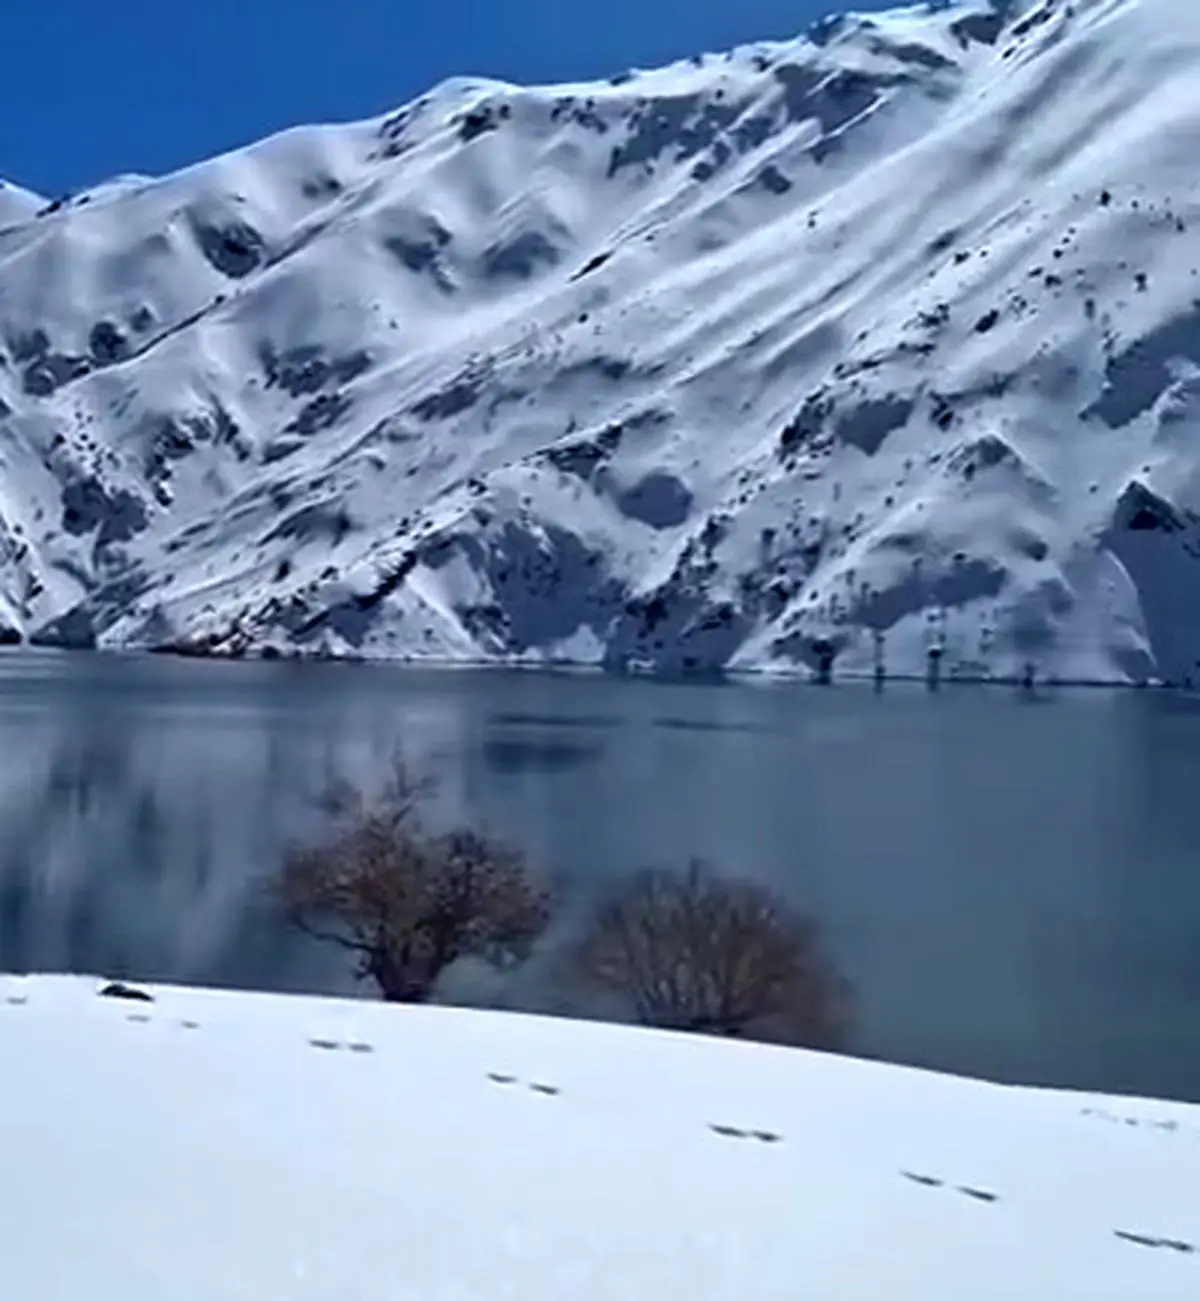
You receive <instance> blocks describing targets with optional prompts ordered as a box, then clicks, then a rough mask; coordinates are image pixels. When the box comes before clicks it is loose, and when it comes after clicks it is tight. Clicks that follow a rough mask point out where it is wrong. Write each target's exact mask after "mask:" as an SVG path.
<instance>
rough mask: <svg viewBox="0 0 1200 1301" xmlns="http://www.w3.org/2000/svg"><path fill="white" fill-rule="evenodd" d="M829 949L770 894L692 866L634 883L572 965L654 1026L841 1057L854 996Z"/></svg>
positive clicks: (604, 913) (610, 906)
mask: <svg viewBox="0 0 1200 1301" xmlns="http://www.w3.org/2000/svg"><path fill="white" fill-rule="evenodd" d="M818 939H819V936H818V931H817V928H816V926H815V925H814V924H813V923H812V922H811V921H810V920H809V919H807V918H804V917H801V916H798V915H796V914H793V913H791V912H790V911H789V910H788V909H787V908H786V907H785V906H784V905H783V904H782V903H781V902H780V901H779V900H778V899H776V898H775V897H774V896H773V895H772V894H771V893H770V891H768V890H766V889H765V888H764V887H763V886H761V885H759V884H757V883H756V882H753V881H745V880H733V879H726V878H721V877H718V876H715V875H714V874H712V873H710V872H709V870H708V869H707V868H706V867H705V866H704V865H703V864H702V863H700V862H693V863H691V864H689V867H688V870H687V871H686V872H684V873H682V874H680V873H671V872H663V871H650V872H641V873H638V874H637V875H635V876H634V877H632V878H631V879H630V880H629V882H628V883H627V884H626V887H625V888H624V889H623V890H622V891H621V892H620V893H619V894H618V895H617V896H616V897H615V898H614V899H612V900H611V901H609V903H607V904H606V905H605V906H604V907H603V908H601V909H600V911H599V913H598V915H597V916H596V918H595V920H594V923H593V925H592V928H591V930H590V932H589V933H588V934H587V935H586V937H585V938H584V940H583V941H582V942H581V944H580V945H579V946H578V947H577V949H576V950H575V952H574V953H573V954H572V955H571V960H572V965H573V967H574V970H575V972H576V974H577V975H579V976H580V977H582V978H583V979H584V980H585V981H586V982H588V983H590V984H593V985H596V986H599V987H601V988H606V989H608V990H610V991H612V992H615V993H617V994H620V995H622V996H623V997H625V998H627V999H628V1000H629V1001H630V1003H631V1004H632V1007H633V1010H634V1011H635V1013H636V1014H637V1016H638V1018H639V1019H640V1020H642V1021H644V1022H646V1023H648V1024H653V1025H660V1026H666V1027H671V1028H675V1029H690V1030H702V1031H708V1032H710V1033H719V1034H746V1035H753V1036H756V1037H759V1038H769V1039H777V1040H781V1041H783V1042H789V1043H801V1044H809V1045H811V1046H833V1045H834V1044H836V1043H838V1042H840V1040H841V1038H842V1036H843V1035H844V1033H845V1030H846V1028H847V1024H848V997H847V992H848V991H847V989H846V985H845V982H844V981H842V980H841V978H840V977H839V976H838V975H837V974H836V972H835V971H834V970H833V968H832V966H831V965H830V964H829V963H828V962H827V960H826V959H825V957H824V955H823V954H822V953H821V951H820V947H819V944H818Z"/></svg>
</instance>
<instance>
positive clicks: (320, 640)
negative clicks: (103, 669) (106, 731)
mask: <svg viewBox="0 0 1200 1301" xmlns="http://www.w3.org/2000/svg"><path fill="white" fill-rule="evenodd" d="M1198 119H1200V11H1196V10H1195V7H1194V6H1187V5H1184V6H1180V5H1178V4H1176V3H1173V0H1074V3H1072V4H1066V3H1061V2H1059V0H1040V2H1037V3H1011V4H1009V3H1003V2H1002V0H990V2H989V0H972V2H970V3H964V4H957V5H950V6H943V5H940V4H939V5H926V6H922V7H919V8H912V9H908V10H903V11H898V12H896V13H893V14H884V15H873V16H870V17H866V16H862V17H853V16H851V17H845V18H840V19H834V20H828V21H825V22H823V23H822V24H820V25H819V26H818V27H816V28H814V29H813V30H812V31H811V32H810V33H809V34H808V35H807V36H805V37H804V38H802V39H799V40H797V41H794V42H790V43H786V44H771V45H760V46H752V47H748V48H744V49H739V50H735V51H733V52H732V53H729V54H726V55H721V56H712V55H706V56H700V57H697V58H695V59H693V60H691V61H688V62H684V63H681V64H679V65H676V66H672V67H669V68H665V69H662V70H659V71H651V72H630V73H627V74H622V75H620V76H616V77H613V78H612V79H611V80H610V81H608V82H605V83H602V84H595V85H564V86H556V87H550V88H540V89H522V88H518V87H515V86H510V85H504V84H500V83H497V82H490V81H482V80H465V79H464V80H456V81H452V82H448V83H446V84H444V85H442V86H439V87H438V88H437V89H435V90H433V91H431V92H430V93H429V94H428V95H426V96H424V97H422V98H421V99H419V100H417V101H416V102H415V103H412V104H409V105H407V106H405V107H404V108H402V109H400V110H399V111H398V112H395V113H392V114H390V115H388V116H386V117H384V118H382V119H379V120H376V121H370V122H366V123H362V124H359V125H351V126H341V127H323V128H306V129H300V130H295V131H290V132H287V133H285V134H283V135H280V136H278V137H275V138H273V139H270V140H267V141H265V142H263V143H261V144H258V145H255V146H253V147H251V148H248V149H245V150H242V151H240V152H237V153H233V154H230V155H227V156H225V157H222V158H218V159H215V160H213V161H211V162H207V163H204V164H202V165H199V166H196V167H193V168H190V169H188V170H186V171H184V172H181V173H179V174H178V175H174V176H169V177H166V178H163V179H148V178H144V177H136V176H132V177H121V178H118V179H116V180H114V181H112V182H110V183H108V184H106V185H103V186H100V187H98V188H97V189H95V190H92V191H89V192H87V193H83V194H79V195H75V196H73V197H69V198H65V199H60V200H57V201H54V202H48V201H46V200H43V199H37V198H35V197H34V196H30V195H28V194H26V193H25V192H23V191H20V190H18V189H16V188H14V187H11V186H9V187H5V188H2V189H0V435H2V436H0V622H2V624H3V627H4V629H5V630H6V635H7V637H8V638H9V639H10V640H15V639H24V640H29V641H33V642H37V643H41V644H49V645H66V646H87V647H91V646H101V647H106V646H107V647H153V648H172V649H176V650H180V651H191V652H194V653H210V654H239V653H284V654H292V653H300V654H334V655H357V656H368V657H372V656H380V657H383V656H387V657H398V658H412V659H429V660H455V661H462V662H476V661H493V662H533V663H543V662H553V661H571V662H577V663H587V664H600V665H604V666H606V667H609V668H613V669H626V668H644V669H652V670H657V671H663V672H675V671H687V670H695V671H705V670H714V669H722V668H730V669H758V670H764V669H765V670H789V669H804V668H805V666H812V665H814V664H816V663H817V662H819V661H820V660H821V659H822V657H829V656H832V657H833V658H834V660H835V662H836V666H837V669H838V671H868V672H869V671H871V670H872V668H873V667H874V666H875V665H876V664H877V663H878V664H881V665H882V666H883V667H884V669H885V671H887V672H891V673H901V672H903V673H921V672H923V671H924V666H925V662H926V657H927V655H928V653H929V651H930V649H931V648H935V647H936V648H938V649H939V650H940V651H941V654H942V658H941V663H942V664H943V666H944V671H946V672H948V673H950V674H952V675H954V674H956V675H959V676H970V677H988V676H1006V675H1011V674H1015V673H1020V672H1023V671H1024V666H1025V665H1027V664H1032V665H1034V666H1035V667H1036V670H1037V672H1038V673H1039V674H1041V675H1052V676H1057V677H1059V678H1073V679H1088V680H1109V681H1144V680H1150V679H1162V680H1168V681H1175V682H1182V681H1186V680H1188V679H1189V678H1190V677H1191V675H1192V674H1193V672H1194V670H1195V668H1196V666H1197V664H1198V663H1200V614H1198V613H1197V612H1198V611H1200V599H1197V598H1198V597H1200V564H1198V563H1197V558H1198V557H1200V477H1198V474H1197V469H1198V465H1200V458H1198V456H1197V449H1196V433H1197V430H1198V429H1200V423H1198V422H1200V284H1198V282H1197V277H1198V275H1200V181H1198V180H1197V178H1196V174H1195V167H1194V148H1195V139H1196V131H1197V128H1198V125H1200V122H1198Z"/></svg>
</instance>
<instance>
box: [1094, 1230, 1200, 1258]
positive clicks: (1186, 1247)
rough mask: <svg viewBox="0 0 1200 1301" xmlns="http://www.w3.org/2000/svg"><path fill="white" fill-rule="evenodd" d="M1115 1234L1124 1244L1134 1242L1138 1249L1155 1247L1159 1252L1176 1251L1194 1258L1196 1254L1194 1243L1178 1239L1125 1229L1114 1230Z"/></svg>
mask: <svg viewBox="0 0 1200 1301" xmlns="http://www.w3.org/2000/svg"><path fill="white" fill-rule="evenodd" d="M1113 1233H1114V1235H1115V1236H1116V1237H1118V1238H1120V1239H1121V1241H1122V1242H1132V1243H1133V1244H1134V1245H1135V1246H1138V1247H1153V1248H1156V1249H1158V1250H1165V1251H1175V1252H1178V1253H1179V1254H1180V1255H1181V1256H1192V1255H1195V1253H1196V1248H1195V1246H1194V1245H1193V1244H1192V1243H1190V1242H1182V1241H1180V1240H1179V1239H1178V1238H1152V1237H1150V1236H1149V1235H1148V1234H1145V1233H1127V1232H1126V1231H1125V1230H1124V1229H1114V1230H1113Z"/></svg>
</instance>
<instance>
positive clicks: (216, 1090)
mask: <svg viewBox="0 0 1200 1301" xmlns="http://www.w3.org/2000/svg"><path fill="white" fill-rule="evenodd" d="M97 989H98V986H97V985H94V984H93V983H92V982H90V981H86V980H80V979H70V978H67V979H64V978H55V977H44V976H42V977H38V976H35V977H32V978H28V979H18V978H7V977H5V978H0V1051H2V1052H3V1060H4V1071H3V1072H0V1144H2V1145H3V1151H4V1157H5V1160H4V1172H3V1179H4V1186H5V1189H6V1192H7V1196H6V1198H5V1214H4V1220H3V1228H2V1229H0V1241H2V1242H3V1244H4V1254H3V1257H2V1258H0V1278H2V1279H3V1282H4V1285H5V1295H6V1296H12V1297H37V1298H38V1301H76V1298H78V1297H81V1296H93V1295H95V1296H102V1297H106V1298H107V1297H113V1296H116V1297H121V1298H124V1299H125V1301H158V1298H161V1297H163V1296H169V1297H172V1298H176V1299H177V1301H235V1299H236V1301H241V1299H242V1298H245V1297H273V1298H280V1301H368V1299H371V1298H376V1297H380V1296H384V1297H388V1298H396V1301H410V1299H411V1298H418V1297H419V1298H422V1301H450V1299H451V1298H455V1299H456V1301H457V1299H459V1298H467V1297H470V1298H478V1299H481V1301H482V1299H484V1298H486V1299H487V1301H510V1299H511V1298H516V1297H529V1296H546V1297H567V1296H569V1297H577V1298H579V1301H610V1298H622V1299H625V1298H629V1297H637V1298H641V1297H659V1296H671V1297H689V1298H692V1299H693V1301H792V1298H794V1297H796V1296H797V1295H800V1296H803V1295H812V1296H819V1297H822V1298H827V1299H828V1301H959V1299H960V1298H962V1297H964V1296H966V1297H971V1298H973V1299H974V1301H1011V1298H1013V1297H1026V1296H1027V1297H1053V1298H1054V1299H1055V1301H1128V1299H1129V1298H1131V1297H1138V1298H1146V1301H1185V1298H1194V1297H1195V1296H1196V1277H1197V1274H1200V1251H1198V1244H1197V1241H1196V1239H1197V1234H1196V1208H1195V1198H1194V1194H1190V1193H1189V1192H1188V1190H1189V1189H1193V1190H1194V1188H1195V1181H1196V1167H1197V1150H1198V1149H1197V1140H1198V1139H1200V1108H1196V1107H1189V1106H1184V1105H1182V1104H1175V1103H1167V1102H1161V1103H1159V1102H1144V1101H1132V1100H1117V1099H1101V1098H1092V1097H1084V1096H1082V1095H1072V1094H1063V1093H1047V1092H1042V1091H1037V1090H1029V1089H1017V1088H1004V1087H1000V1086H997V1085H991V1084H984V1083H980V1082H976V1081H973V1080H962V1079H953V1078H950V1077H947V1076H939V1075H933V1074H929V1073H926V1072H922V1071H914V1070H906V1069H904V1068H901V1067H896V1066H888V1065H884V1064H882V1063H877V1062H867V1061H855V1060H853V1059H850V1058H839V1057H833V1056H825V1055H822V1054H818V1053H810V1052H802V1051H799V1050H793V1049H783V1048H769V1047H765V1046H763V1045H757V1044H748V1043H737V1042H731V1041H729V1040H724V1039H712V1038H707V1037H702V1036H695V1035H681V1034H663V1033H658V1032H652V1031H644V1030H635V1029H631V1028H629V1027H618V1026H606V1025H599V1024H596V1023H587V1022H571V1021H567V1020H562V1019H551V1018H538V1017H527V1016H517V1015H515V1014H511V1013H487V1012H471V1011H466V1010H459V1009H451V1008H428V1007H396V1006H384V1005H382V1004H379V1003H371V1002H363V1001H355V1002H337V1001H334V1000H330V999H313V998H280V997H271V996H263V995H253V994H230V993H219V992H215V991H202V990H188V989H172V988H159V989H155V990H154V991H153V995H152V996H153V998H154V1001H153V1002H144V1001H137V1002H130V1001H122V1000H121V999H114V998H97V997H96V990H97Z"/></svg>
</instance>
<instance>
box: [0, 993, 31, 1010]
mask: <svg viewBox="0 0 1200 1301" xmlns="http://www.w3.org/2000/svg"><path fill="white" fill-rule="evenodd" d="M4 1001H5V1002H6V1003H7V1004H8V1005H9V1007H24V1006H25V1004H26V1003H28V1002H29V995H28V994H10V995H9V997H8V998H6V999H5V1000H4Z"/></svg>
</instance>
